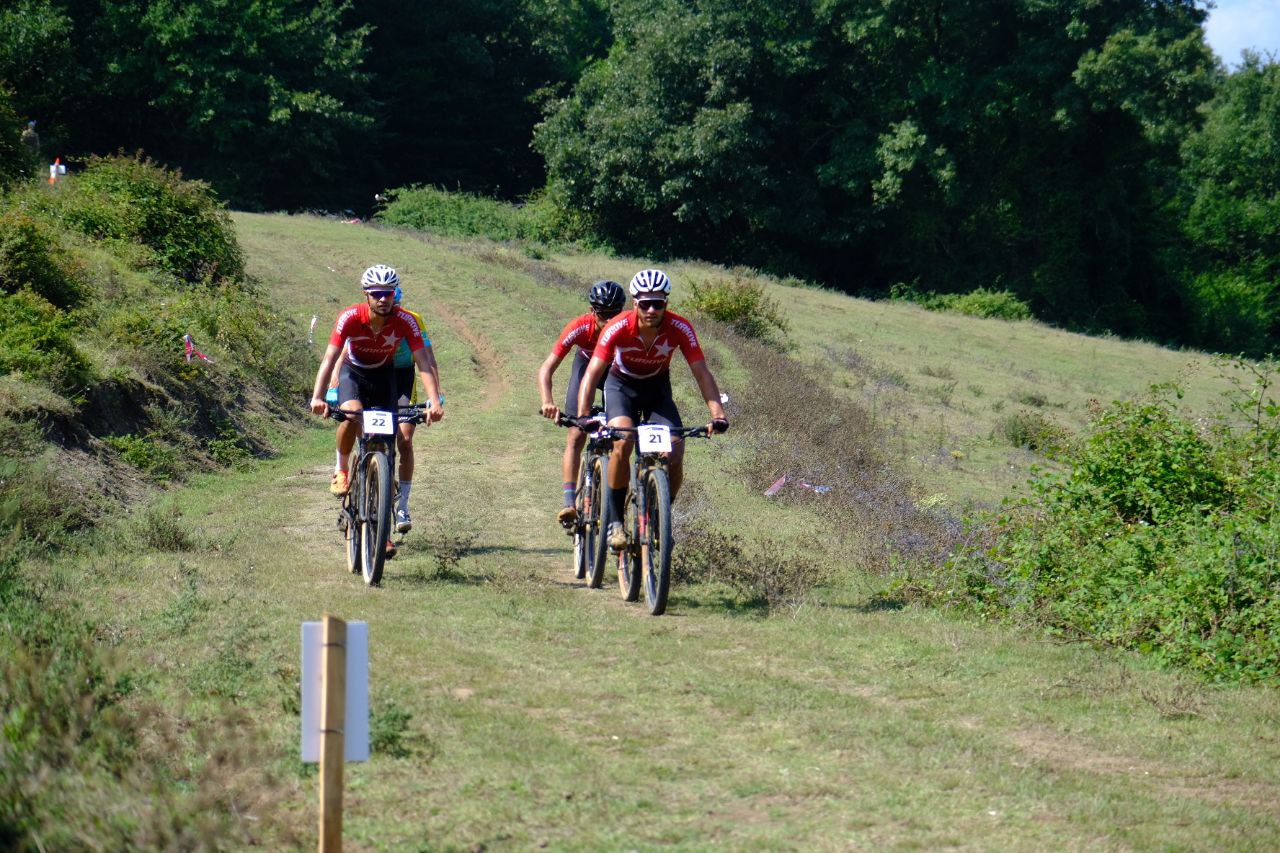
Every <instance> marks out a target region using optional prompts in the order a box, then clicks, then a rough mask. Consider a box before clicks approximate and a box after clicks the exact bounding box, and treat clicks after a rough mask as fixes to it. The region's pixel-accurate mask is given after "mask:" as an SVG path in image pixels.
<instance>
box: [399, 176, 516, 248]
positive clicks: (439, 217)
mask: <svg viewBox="0 0 1280 853" xmlns="http://www.w3.org/2000/svg"><path fill="white" fill-rule="evenodd" d="M387 198H388V201H387V203H386V206H385V207H384V208H383V209H382V210H380V211H378V214H377V218H378V220H379V221H381V222H385V223H387V224H388V225H403V226H405V227H407V228H414V229H416V230H419V231H433V232H435V233H437V234H446V235H449V236H452V237H488V238H490V239H492V240H516V239H519V238H521V237H524V236H528V235H527V230H528V229H527V228H526V227H525V226H524V224H523V223H522V217H521V215H520V210H519V209H517V208H516V207H515V206H514V205H510V204H505V203H503V202H500V201H495V200H494V199H490V198H485V197H484V196H478V195H472V194H471V193H451V192H446V191H444V190H438V189H435V188H434V187H424V186H413V187H406V188H403V189H395V190H388V191H387Z"/></svg>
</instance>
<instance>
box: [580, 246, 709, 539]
mask: <svg viewBox="0 0 1280 853" xmlns="http://www.w3.org/2000/svg"><path fill="white" fill-rule="evenodd" d="M630 291H631V298H632V301H633V305H634V310H632V311H626V312H624V313H622V314H620V315H618V316H617V317H615V318H614V319H613V320H611V321H609V323H608V324H606V325H605V327H604V328H603V329H601V330H600V339H599V341H598V342H597V343H596V349H595V352H594V353H593V354H592V356H591V362H590V364H589V365H588V366H587V372H586V375H585V376H583V377H582V382H581V383H580V384H579V386H578V413H579V415H580V417H579V426H580V427H581V428H582V429H584V430H588V431H590V430H592V429H594V427H593V425H592V424H591V423H589V421H590V418H589V417H585V416H583V415H584V414H585V413H588V412H590V411H591V397H592V396H593V395H594V393H595V389H596V384H597V383H598V382H599V381H600V380H601V378H604V380H605V385H604V400H605V416H606V417H607V418H608V419H609V426H611V427H619V428H623V429H628V428H631V427H633V426H635V420H636V417H637V416H638V415H639V414H641V413H644V414H647V415H648V422H649V423H653V424H665V425H666V426H669V427H672V428H679V427H681V426H683V424H682V422H681V420H680V412H679V410H678V409H677V408H676V404H675V401H674V400H673V399H672V398H671V358H672V356H673V355H674V354H675V351H676V350H680V352H682V353H683V354H684V358H685V361H686V362H688V364H689V369H690V370H691V371H692V372H693V378H694V381H696V382H697V383H698V390H699V391H700V392H702V399H704V400H705V401H706V403H707V408H708V409H710V411H711V422H710V423H709V424H707V431H708V432H712V433H718V432H724V431H725V430H727V429H728V428H729V421H728V419H727V418H725V415H724V406H723V405H721V403H720V389H719V387H718V386H717V385H716V380H715V377H714V376H712V375H711V369H710V368H709V367H707V362H706V358H705V356H704V355H703V354H702V347H701V346H699V344H698V335H697V333H696V332H694V330H693V324H692V323H690V322H689V321H688V320H687V319H685V318H684V317H681V316H680V315H679V314H676V313H675V312H673V311H668V310H667V300H668V298H669V297H670V296H671V279H669V278H667V275H666V273H664V272H662V270H656V269H647V270H641V271H640V272H638V273H636V274H635V276H633V277H632V279H631V286H630ZM605 371H608V376H607V377H605ZM634 446H635V441H634V440H633V439H624V440H620V441H618V442H616V443H615V444H614V449H613V453H612V454H611V455H610V457H609V472H608V483H609V494H610V498H611V500H612V510H613V513H612V518H613V519H614V520H613V521H612V522H610V524H609V547H610V548H612V549H613V550H615V551H620V550H622V549H623V548H625V547H626V545H627V537H626V533H625V531H624V530H623V526H622V522H621V521H620V520H619V519H621V518H622V517H623V515H624V512H623V507H624V501H625V500H626V494H627V481H628V480H629V479H630V478H631V469H630V460H631V451H632V448H633V447H634ZM683 463H684V442H683V441H680V440H679V439H674V440H673V442H672V449H671V454H670V457H669V458H668V470H669V475H670V482H671V498H672V500H674V499H675V497H676V494H677V493H678V492H679V491H680V484H681V482H682V481H683V479H684V464H683Z"/></svg>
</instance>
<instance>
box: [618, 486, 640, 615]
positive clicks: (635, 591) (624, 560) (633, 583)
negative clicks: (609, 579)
mask: <svg viewBox="0 0 1280 853" xmlns="http://www.w3.org/2000/svg"><path fill="white" fill-rule="evenodd" d="M635 498H636V495H635V493H634V492H632V491H628V492H627V499H626V500H625V501H624V502H623V506H624V507H626V510H625V512H624V513H623V519H622V526H623V528H624V529H625V530H626V531H627V548H626V549H625V550H623V551H620V552H618V592H620V593H621V594H622V600H623V601H635V600H636V599H638V598H639V597H640V557H639V551H638V550H637V548H638V547H639V543H640V523H639V516H638V515H637V514H636V501H635Z"/></svg>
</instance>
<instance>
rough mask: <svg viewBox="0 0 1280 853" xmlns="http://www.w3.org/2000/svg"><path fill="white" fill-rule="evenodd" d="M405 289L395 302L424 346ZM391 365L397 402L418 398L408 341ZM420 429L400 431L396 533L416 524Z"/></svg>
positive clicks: (426, 342)
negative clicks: (412, 496)
mask: <svg viewBox="0 0 1280 853" xmlns="http://www.w3.org/2000/svg"><path fill="white" fill-rule="evenodd" d="M403 296H404V292H403V291H402V290H401V289H400V288H399V287H396V295H395V304H396V306H397V307H399V308H401V309H402V310H404V311H405V312H406V313H407V314H409V315H410V316H411V317H413V319H414V321H415V322H416V323H417V324H418V329H419V330H420V331H421V332H422V342H423V346H431V338H430V337H429V336H428V335H427V326H426V324H425V323H424V322H423V320H422V315H421V314H419V313H417V312H416V311H410V310H409V309H408V308H405V307H404V306H403V305H401V304H400V300H401V299H402V298H403ZM392 369H393V370H394V371H395V381H396V397H397V399H396V405H397V406H410V405H413V404H415V403H417V402H418V383H417V382H415V381H414V373H415V369H414V363H413V354H412V353H410V352H409V343H408V341H407V340H402V341H400V346H399V347H397V348H396V352H395V356H394V357H393V359H392ZM432 372H433V373H434V374H435V379H436V387H437V388H439V387H440V375H439V372H440V369H439V367H438V366H437V365H436V364H435V362H434V361H433V362H432ZM329 384H330V393H331V394H334V393H336V390H337V387H338V379H337V371H336V370H335V372H334V375H333V376H332V377H331V378H330V380H329ZM440 405H441V406H443V405H444V395H443V394H441V395H440ZM416 429H417V425H416V424H411V423H402V424H400V434H399V435H397V436H396V453H397V455H398V456H399V460H400V461H399V466H398V467H399V469H400V470H399V471H397V474H399V480H400V500H399V502H398V503H397V504H396V509H395V516H396V520H395V528H396V532H397V533H408V532H409V531H410V530H411V529H412V528H413V521H412V519H411V518H410V516H409V492H410V490H411V489H412V488H413V468H414V456H413V433H414V431H415V430H416Z"/></svg>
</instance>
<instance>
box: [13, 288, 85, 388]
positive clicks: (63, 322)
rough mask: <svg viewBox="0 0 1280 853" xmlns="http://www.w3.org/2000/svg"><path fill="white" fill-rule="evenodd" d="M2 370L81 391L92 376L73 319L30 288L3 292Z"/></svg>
mask: <svg viewBox="0 0 1280 853" xmlns="http://www.w3.org/2000/svg"><path fill="white" fill-rule="evenodd" d="M0 372H3V373H22V374H23V375H24V376H27V377H29V378H33V379H38V380H43V381H45V382H48V383H50V384H51V385H53V386H54V387H56V388H58V389H59V390H60V391H63V392H64V393H68V394H71V395H79V394H80V393H82V392H83V391H84V389H85V387H86V386H87V384H88V383H89V381H90V379H91V377H92V371H91V369H90V367H89V362H88V361H87V360H86V359H85V357H84V356H83V355H81V353H80V351H79V349H77V348H76V345H75V343H74V341H73V337H72V323H71V319H70V318H69V317H68V316H67V315H66V314H64V313H62V312H60V311H58V310H57V309H56V308H54V307H53V306H52V305H50V304H49V303H48V302H46V301H45V300H44V299H42V298H41V297H39V296H36V295H35V294H34V293H31V292H30V291H19V292H18V293H14V294H11V295H0Z"/></svg>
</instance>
